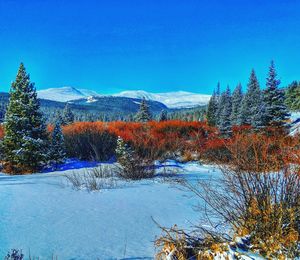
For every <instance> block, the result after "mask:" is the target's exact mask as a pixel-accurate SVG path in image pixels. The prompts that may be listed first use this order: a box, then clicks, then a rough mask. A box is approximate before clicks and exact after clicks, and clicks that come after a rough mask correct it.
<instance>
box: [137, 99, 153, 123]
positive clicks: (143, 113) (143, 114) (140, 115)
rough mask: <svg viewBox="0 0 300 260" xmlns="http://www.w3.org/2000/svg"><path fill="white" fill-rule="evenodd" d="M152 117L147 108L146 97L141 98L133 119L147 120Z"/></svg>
mask: <svg viewBox="0 0 300 260" xmlns="http://www.w3.org/2000/svg"><path fill="white" fill-rule="evenodd" d="M151 119H152V115H151V113H150V110H149V106H148V104H147V102H146V99H145V98H143V100H142V102H141V104H140V109H139V111H138V112H137V114H136V115H135V120H136V121H138V122H148V121H150V120H151Z"/></svg>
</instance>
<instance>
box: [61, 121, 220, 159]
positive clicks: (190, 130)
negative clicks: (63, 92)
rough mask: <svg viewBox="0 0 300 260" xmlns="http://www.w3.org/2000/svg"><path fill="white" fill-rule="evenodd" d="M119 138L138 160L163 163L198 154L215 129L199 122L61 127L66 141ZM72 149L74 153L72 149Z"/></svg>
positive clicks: (82, 123) (80, 123)
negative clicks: (103, 136) (93, 136)
mask: <svg viewBox="0 0 300 260" xmlns="http://www.w3.org/2000/svg"><path fill="white" fill-rule="evenodd" d="M105 131H107V132H108V133H110V134H111V135H112V136H120V137H121V138H123V139H124V140H125V141H126V142H127V143H129V144H130V145H132V146H133V147H134V149H135V150H136V151H137V152H138V153H139V154H140V156H142V157H144V158H148V159H153V160H154V159H164V158H166V157H170V156H174V155H177V154H183V153H184V151H185V150H187V149H188V150H193V151H200V149H199V147H201V146H203V145H204V143H205V141H206V140H207V138H208V136H210V135H211V134H212V133H213V132H215V130H214V129H212V128H210V127H208V126H207V125H206V124H205V123H202V122H184V121H178V120H177V121H164V122H155V121H152V122H148V123H137V122H121V121H116V122H109V123H104V122H78V123H74V124H71V125H68V126H65V127H63V133H64V135H65V137H66V140H68V138H69V137H71V136H72V137H75V136H76V135H79V134H80V135H83V134H87V133H91V132H93V133H103V132H105ZM73 149H76V148H75V147H74V148H73Z"/></svg>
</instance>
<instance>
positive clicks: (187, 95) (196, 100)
mask: <svg viewBox="0 0 300 260" xmlns="http://www.w3.org/2000/svg"><path fill="white" fill-rule="evenodd" d="M114 96H119V97H130V98H145V99H147V100H154V101H158V102H161V103H163V104H165V105H166V106H167V107H169V108H190V107H195V106H199V105H206V104H207V103H208V101H209V99H210V95H204V94H197V93H191V92H186V91H176V92H165V93H150V92H146V91H143V90H137V91H134V90H132V91H123V92H121V93H118V94H115V95H114Z"/></svg>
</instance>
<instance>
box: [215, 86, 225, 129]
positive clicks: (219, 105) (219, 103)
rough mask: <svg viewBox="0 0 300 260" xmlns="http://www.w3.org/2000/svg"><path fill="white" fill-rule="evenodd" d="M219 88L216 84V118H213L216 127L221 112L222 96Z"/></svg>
mask: <svg viewBox="0 0 300 260" xmlns="http://www.w3.org/2000/svg"><path fill="white" fill-rule="evenodd" d="M220 89H221V87H220V82H218V84H217V87H216V91H215V98H216V104H217V109H216V116H215V125H216V126H217V125H218V124H219V120H220V116H221V112H222V109H223V107H222V101H221V98H222V95H221V90H220Z"/></svg>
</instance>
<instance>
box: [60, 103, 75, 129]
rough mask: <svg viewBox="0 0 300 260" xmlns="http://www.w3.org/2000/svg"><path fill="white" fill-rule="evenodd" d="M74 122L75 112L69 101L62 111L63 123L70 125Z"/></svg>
mask: <svg viewBox="0 0 300 260" xmlns="http://www.w3.org/2000/svg"><path fill="white" fill-rule="evenodd" d="M73 122H74V114H73V112H72V110H71V108H70V105H69V103H67V104H66V105H65V107H64V110H63V113H62V124H63V125H69V124H72V123H73Z"/></svg>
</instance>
